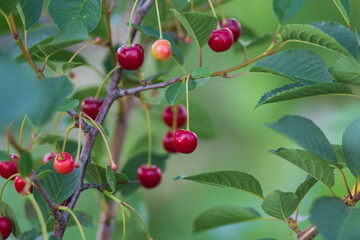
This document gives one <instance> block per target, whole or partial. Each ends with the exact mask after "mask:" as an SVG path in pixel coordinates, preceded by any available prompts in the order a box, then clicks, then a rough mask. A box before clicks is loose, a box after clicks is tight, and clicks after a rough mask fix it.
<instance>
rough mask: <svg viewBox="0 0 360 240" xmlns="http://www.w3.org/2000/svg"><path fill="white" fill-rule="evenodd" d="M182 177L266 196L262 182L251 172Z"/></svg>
mask: <svg viewBox="0 0 360 240" xmlns="http://www.w3.org/2000/svg"><path fill="white" fill-rule="evenodd" d="M179 178H180V179H185V180H191V181H194V182H198V183H204V184H209V185H213V186H217V187H227V188H233V189H237V190H242V191H245V192H248V193H252V194H254V195H255V196H257V197H260V198H262V199H263V198H264V196H263V192H262V189H261V186H260V183H259V181H258V180H256V178H254V177H253V176H251V175H250V174H247V173H244V172H239V171H219V172H208V173H201V174H197V175H191V176H181V177H179Z"/></svg>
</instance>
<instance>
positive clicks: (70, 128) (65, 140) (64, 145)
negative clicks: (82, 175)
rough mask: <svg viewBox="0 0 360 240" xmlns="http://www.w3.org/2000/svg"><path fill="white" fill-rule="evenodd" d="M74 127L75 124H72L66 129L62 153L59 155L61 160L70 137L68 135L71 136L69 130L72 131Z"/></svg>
mask: <svg viewBox="0 0 360 240" xmlns="http://www.w3.org/2000/svg"><path fill="white" fill-rule="evenodd" d="M74 128H75V126H74V125H71V126H69V127H68V128H67V129H66V133H65V138H64V142H63V146H62V149H61V153H60V157H59V159H60V160H62V159H63V155H62V153H63V152H65V147H66V142H67V138H68V136H69V132H70V131H71V130H73V129H74Z"/></svg>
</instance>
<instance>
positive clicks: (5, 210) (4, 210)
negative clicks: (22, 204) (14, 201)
mask: <svg viewBox="0 0 360 240" xmlns="http://www.w3.org/2000/svg"><path fill="white" fill-rule="evenodd" d="M1 216H3V217H7V218H8V219H9V220H10V222H11V226H12V228H11V232H12V234H13V235H14V236H15V237H16V238H17V237H18V236H19V235H20V233H21V231H20V228H19V224H18V221H17V218H16V215H15V213H14V210H12V208H11V207H10V206H9V205H8V204H7V203H5V202H1Z"/></svg>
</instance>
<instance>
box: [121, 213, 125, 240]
mask: <svg viewBox="0 0 360 240" xmlns="http://www.w3.org/2000/svg"><path fill="white" fill-rule="evenodd" d="M121 214H122V219H123V240H125V235H126V232H125V231H126V219H125V211H124V208H123V207H121Z"/></svg>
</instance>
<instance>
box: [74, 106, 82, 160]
mask: <svg viewBox="0 0 360 240" xmlns="http://www.w3.org/2000/svg"><path fill="white" fill-rule="evenodd" d="M81 114H82V112H80V113H79V136H78V146H77V153H76V161H75V164H74V166H75V167H79V160H80V147H81V133H82V128H81V123H82V120H81Z"/></svg>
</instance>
